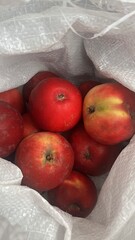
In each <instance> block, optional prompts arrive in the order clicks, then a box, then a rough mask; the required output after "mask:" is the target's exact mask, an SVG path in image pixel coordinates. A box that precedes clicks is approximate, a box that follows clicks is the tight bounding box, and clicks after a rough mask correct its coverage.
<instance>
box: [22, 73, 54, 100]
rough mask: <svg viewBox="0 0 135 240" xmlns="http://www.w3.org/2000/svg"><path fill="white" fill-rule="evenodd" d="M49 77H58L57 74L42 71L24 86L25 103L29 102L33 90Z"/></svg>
mask: <svg viewBox="0 0 135 240" xmlns="http://www.w3.org/2000/svg"><path fill="white" fill-rule="evenodd" d="M48 77H57V76H56V74H54V73H52V72H50V71H41V72H38V73H36V74H35V75H34V76H33V77H32V78H31V79H30V80H29V81H28V82H27V83H25V84H24V85H23V90H22V92H23V97H24V101H25V102H28V101H29V96H30V93H31V91H32V89H33V88H34V87H35V86H36V85H37V84H38V83H39V82H40V81H42V80H43V79H47V78H48Z"/></svg>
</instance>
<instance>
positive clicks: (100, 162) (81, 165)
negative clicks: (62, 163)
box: [69, 124, 123, 176]
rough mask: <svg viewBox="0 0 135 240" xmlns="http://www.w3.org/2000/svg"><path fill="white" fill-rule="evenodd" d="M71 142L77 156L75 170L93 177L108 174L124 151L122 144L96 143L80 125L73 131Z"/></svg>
mask: <svg viewBox="0 0 135 240" xmlns="http://www.w3.org/2000/svg"><path fill="white" fill-rule="evenodd" d="M69 142H70V144H71V146H72V148H73V151H74V155H75V161H74V169H76V170H78V171H80V172H82V173H85V174H88V175H91V176H99V175H102V174H104V173H106V172H108V171H109V170H110V169H111V167H112V165H113V163H114V161H115V160H116V158H117V157H118V155H119V154H120V152H121V150H122V149H123V146H122V145H121V144H116V145H104V144H101V143H98V142H96V141H95V140H94V139H92V138H91V137H90V136H89V135H88V134H87V132H86V131H85V129H84V126H83V124H78V125H77V126H76V127H75V128H74V129H73V130H72V133H71V134H70V137H69Z"/></svg>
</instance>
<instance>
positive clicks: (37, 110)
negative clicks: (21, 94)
mask: <svg viewBox="0 0 135 240" xmlns="http://www.w3.org/2000/svg"><path fill="white" fill-rule="evenodd" d="M29 111H30V113H31V115H32V117H33V119H34V121H35V122H36V123H37V125H38V126H39V128H41V129H43V130H47V131H52V132H64V131H67V130H69V129H71V128H73V127H74V126H75V125H76V124H77V122H78V121H79V120H80V117H81V114H82V97H81V93H80V91H79V89H78V88H77V87H76V86H75V85H74V84H72V83H71V82H69V81H68V80H65V79H62V78H56V77H55V78H48V79H46V80H43V81H41V82H40V83H39V84H38V85H37V86H36V87H35V88H34V89H33V90H32V92H31V95H30V98H29Z"/></svg>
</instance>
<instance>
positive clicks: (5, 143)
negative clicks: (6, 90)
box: [0, 101, 23, 157]
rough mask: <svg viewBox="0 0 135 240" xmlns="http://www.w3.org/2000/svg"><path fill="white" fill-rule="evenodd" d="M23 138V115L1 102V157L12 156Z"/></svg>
mask: <svg viewBox="0 0 135 240" xmlns="http://www.w3.org/2000/svg"><path fill="white" fill-rule="evenodd" d="M22 138H23V120H22V117H21V114H20V113H19V112H18V111H17V110H16V109H15V108H13V107H12V106H11V105H9V104H8V103H6V102H3V101H0V157H7V156H9V155H10V154H12V153H13V152H14V151H15V149H16V147H17V145H18V144H19V142H20V141H21V140H22Z"/></svg>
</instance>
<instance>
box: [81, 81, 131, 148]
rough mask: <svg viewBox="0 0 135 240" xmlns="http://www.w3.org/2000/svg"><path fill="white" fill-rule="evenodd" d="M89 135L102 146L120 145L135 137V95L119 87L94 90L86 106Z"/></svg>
mask: <svg viewBox="0 0 135 240" xmlns="http://www.w3.org/2000/svg"><path fill="white" fill-rule="evenodd" d="M83 122H84V127H85V130H86V132H87V133H88V134H89V135H90V136H91V137H92V138H94V139H95V140H96V141H97V142H100V143H102V144H109V145H113V144H117V143H120V142H122V141H125V140H128V139H129V138H131V137H132V136H133V134H134V133H135V93H134V92H132V91H131V90H129V89H128V88H126V87H124V86H123V85H121V84H119V83H104V84H101V85H99V86H95V87H94V88H92V89H91V90H90V91H89V92H88V93H87V94H86V96H85V98H84V102H83Z"/></svg>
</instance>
